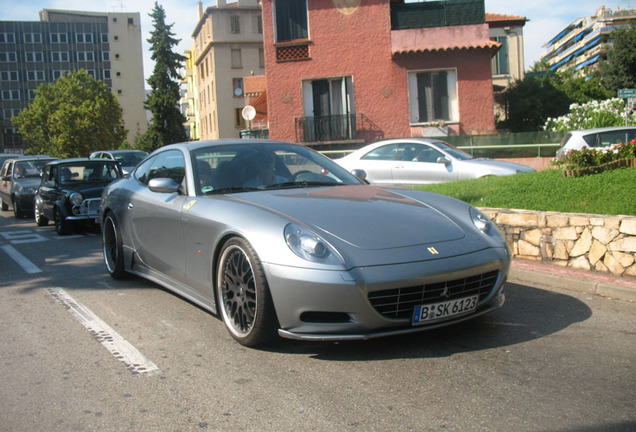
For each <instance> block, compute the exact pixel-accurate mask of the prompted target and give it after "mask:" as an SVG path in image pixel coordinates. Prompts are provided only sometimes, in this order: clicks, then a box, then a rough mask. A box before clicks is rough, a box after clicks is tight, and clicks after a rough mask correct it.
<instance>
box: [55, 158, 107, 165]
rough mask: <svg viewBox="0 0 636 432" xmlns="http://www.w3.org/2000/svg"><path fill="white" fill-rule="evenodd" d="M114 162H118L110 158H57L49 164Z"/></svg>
mask: <svg viewBox="0 0 636 432" xmlns="http://www.w3.org/2000/svg"><path fill="white" fill-rule="evenodd" d="M83 162H89V163H112V164H116V163H117V162H115V161H113V160H109V159H90V158H72V159H57V160H53V161H51V162H49V163H48V164H47V165H64V164H76V163H83Z"/></svg>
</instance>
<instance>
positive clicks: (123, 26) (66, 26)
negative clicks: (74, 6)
mask: <svg viewBox="0 0 636 432" xmlns="http://www.w3.org/2000/svg"><path fill="white" fill-rule="evenodd" d="M79 69H85V70H86V71H87V72H88V73H89V74H91V75H92V76H93V77H94V78H95V79H98V80H101V81H103V82H104V83H105V84H106V85H107V86H108V87H109V88H110V89H111V90H112V92H113V93H114V94H115V95H116V96H117V99H118V100H119V104H120V105H121V107H122V110H123V118H124V123H125V127H126V129H128V140H129V142H132V141H133V138H134V136H135V134H136V133H138V132H140V133H143V132H145V131H146V127H147V119H146V113H145V110H144V108H143V102H144V99H145V92H144V76H143V63H142V48H141V22H140V15H139V13H138V12H134V13H132V12H131V13H98V12H76V11H59V10H49V9H44V10H42V11H40V21H0V91H1V95H2V99H1V101H0V104H1V110H0V115H1V119H0V122H1V127H2V142H1V143H0V147H1V148H2V151H5V152H8V151H13V150H14V149H18V151H20V150H21V148H22V147H23V143H22V140H21V138H20V136H19V135H18V134H17V133H16V128H15V127H14V126H13V124H12V123H11V118H12V117H13V116H15V115H17V114H18V113H19V112H20V111H22V110H23V109H25V108H26V107H27V106H28V105H29V103H31V101H33V99H34V98H35V91H36V90H37V88H38V87H39V86H40V85H41V84H46V83H51V82H54V81H55V80H57V79H58V78H59V77H61V76H62V75H64V74H65V73H68V72H70V71H73V70H79ZM87 156H88V155H87Z"/></svg>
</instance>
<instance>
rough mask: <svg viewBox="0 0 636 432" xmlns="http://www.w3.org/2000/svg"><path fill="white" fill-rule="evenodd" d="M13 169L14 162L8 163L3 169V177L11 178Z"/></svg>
mask: <svg viewBox="0 0 636 432" xmlns="http://www.w3.org/2000/svg"><path fill="white" fill-rule="evenodd" d="M12 169H13V162H7V163H5V164H4V166H3V167H2V177H9V178H11V171H12Z"/></svg>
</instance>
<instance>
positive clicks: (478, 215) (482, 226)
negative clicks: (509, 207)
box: [470, 207, 495, 234]
mask: <svg viewBox="0 0 636 432" xmlns="http://www.w3.org/2000/svg"><path fill="white" fill-rule="evenodd" d="M470 218H471V219H472V220H473V223H474V224H475V226H476V227H477V229H478V230H479V231H481V232H483V233H484V234H488V233H489V232H490V231H491V230H494V229H495V227H494V226H493V223H492V221H491V220H490V219H488V216H486V215H485V214H483V213H482V212H480V211H479V210H477V209H476V208H475V207H471V208H470Z"/></svg>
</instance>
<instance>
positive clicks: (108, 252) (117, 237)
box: [102, 213, 126, 279]
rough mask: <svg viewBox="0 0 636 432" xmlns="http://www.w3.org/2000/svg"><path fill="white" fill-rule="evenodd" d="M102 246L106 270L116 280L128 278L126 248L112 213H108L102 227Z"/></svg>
mask: <svg viewBox="0 0 636 432" xmlns="http://www.w3.org/2000/svg"><path fill="white" fill-rule="evenodd" d="M102 245H103V251H104V263H106V270H107V271H108V273H109V274H110V275H111V276H112V277H113V278H114V279H123V278H124V277H125V276H126V268H125V267H124V246H123V242H122V240H121V231H120V230H119V226H118V225H117V221H116V220H115V217H114V216H113V214H112V213H108V215H107V216H106V218H105V219H104V223H103V226H102Z"/></svg>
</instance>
